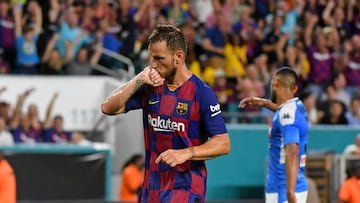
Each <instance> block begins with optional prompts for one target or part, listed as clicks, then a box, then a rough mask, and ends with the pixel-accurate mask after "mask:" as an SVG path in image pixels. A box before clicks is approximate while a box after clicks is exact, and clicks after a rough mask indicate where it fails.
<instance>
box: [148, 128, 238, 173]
mask: <svg viewBox="0 0 360 203" xmlns="http://www.w3.org/2000/svg"><path fill="white" fill-rule="evenodd" d="M230 148H231V146H230V138H229V135H228V133H224V134H219V135H215V136H213V137H211V138H210V139H209V140H208V141H207V142H205V143H204V144H201V145H198V146H194V147H189V148H185V149H168V150H166V151H165V152H163V153H161V154H160V155H159V156H158V157H157V159H156V160H155V163H159V162H163V163H165V164H167V165H169V166H171V167H175V166H177V165H179V164H182V163H184V162H185V161H188V160H208V159H212V158H215V157H217V156H220V155H224V154H227V153H229V152H230Z"/></svg>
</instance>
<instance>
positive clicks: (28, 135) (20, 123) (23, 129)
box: [10, 89, 41, 144]
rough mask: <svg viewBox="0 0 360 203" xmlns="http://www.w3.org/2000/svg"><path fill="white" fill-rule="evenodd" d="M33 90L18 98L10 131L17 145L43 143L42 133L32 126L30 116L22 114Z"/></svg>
mask: <svg viewBox="0 0 360 203" xmlns="http://www.w3.org/2000/svg"><path fill="white" fill-rule="evenodd" d="M32 91H33V89H28V90H26V91H25V92H24V93H23V94H20V95H19V96H18V100H17V103H16V107H15V109H14V113H13V116H12V118H11V122H10V131H11V133H12V135H13V138H14V141H15V143H28V144H33V143H36V142H40V141H41V131H39V130H38V129H34V128H33V127H32V126H31V121H30V117H29V115H28V114H23V113H22V106H23V103H24V101H25V99H26V97H28V96H29V94H30V93H31V92H32Z"/></svg>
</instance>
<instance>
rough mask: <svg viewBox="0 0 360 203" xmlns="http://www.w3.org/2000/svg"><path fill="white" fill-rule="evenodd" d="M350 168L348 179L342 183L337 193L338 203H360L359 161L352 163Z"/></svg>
mask: <svg viewBox="0 0 360 203" xmlns="http://www.w3.org/2000/svg"><path fill="white" fill-rule="evenodd" d="M350 167H351V168H350V171H351V172H350V177H349V178H348V179H346V180H345V181H344V182H342V184H341V187H340V191H339V193H338V198H339V203H358V202H360V192H359V181H360V161H359V160H357V161H354V162H353V163H352V164H351V166H350Z"/></svg>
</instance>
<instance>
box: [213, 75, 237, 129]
mask: <svg viewBox="0 0 360 203" xmlns="http://www.w3.org/2000/svg"><path fill="white" fill-rule="evenodd" d="M212 89H213V90H214V92H215V94H216V96H217V98H218V101H219V103H220V106H221V110H222V111H224V112H227V113H228V116H226V117H225V121H226V122H231V123H236V116H237V115H236V113H237V109H238V107H237V101H236V87H235V84H233V83H230V82H229V81H228V79H227V78H226V74H225V71H224V70H222V69H217V70H216V71H215V83H214V85H213V87H212Z"/></svg>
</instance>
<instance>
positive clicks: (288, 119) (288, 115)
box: [279, 98, 298, 125]
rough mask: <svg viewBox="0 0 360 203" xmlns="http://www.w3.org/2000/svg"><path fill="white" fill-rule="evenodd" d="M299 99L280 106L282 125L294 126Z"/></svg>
mask: <svg viewBox="0 0 360 203" xmlns="http://www.w3.org/2000/svg"><path fill="white" fill-rule="evenodd" d="M297 101H298V99H297V98H294V99H291V100H289V101H287V102H286V103H284V104H282V105H281V106H280V110H279V119H280V123H281V125H287V124H293V123H294V122H295V114H296V109H297V105H298V103H297Z"/></svg>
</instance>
